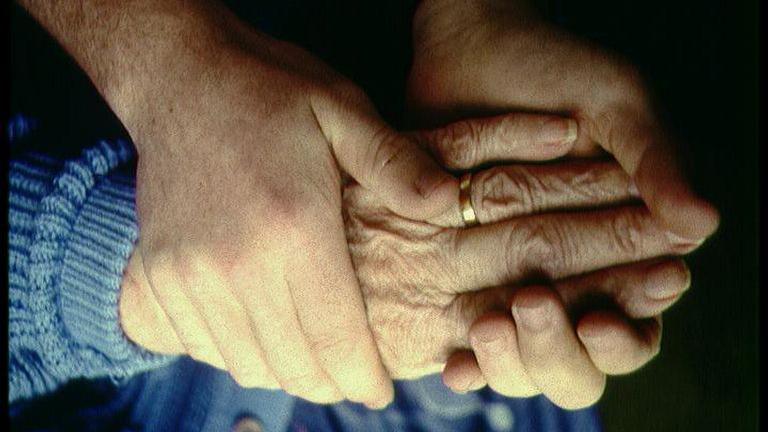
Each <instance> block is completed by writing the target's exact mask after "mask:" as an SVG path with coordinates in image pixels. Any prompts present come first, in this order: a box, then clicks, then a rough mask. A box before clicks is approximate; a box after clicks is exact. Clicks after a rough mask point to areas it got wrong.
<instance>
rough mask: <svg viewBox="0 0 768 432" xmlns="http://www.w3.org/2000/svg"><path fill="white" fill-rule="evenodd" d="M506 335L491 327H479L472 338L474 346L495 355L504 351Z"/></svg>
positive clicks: (474, 330)
mask: <svg viewBox="0 0 768 432" xmlns="http://www.w3.org/2000/svg"><path fill="white" fill-rule="evenodd" d="M504 336H505V335H504V334H503V333H502V332H499V331H498V330H497V329H494V328H492V327H491V326H479V327H477V328H475V329H473V332H472V334H471V335H470V337H471V338H472V342H473V344H474V345H477V346H478V347H479V348H480V349H482V350H484V351H486V352H488V353H490V354H495V353H499V352H502V351H504V348H505V346H504V345H505V344H504V341H505V340H506V339H505V337H504Z"/></svg>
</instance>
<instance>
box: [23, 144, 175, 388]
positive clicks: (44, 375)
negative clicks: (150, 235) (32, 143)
mask: <svg viewBox="0 0 768 432" xmlns="http://www.w3.org/2000/svg"><path fill="white" fill-rule="evenodd" d="M134 157H135V154H134V150H133V147H132V146H131V144H130V143H127V142H124V141H117V142H101V143H99V144H98V145H97V146H95V147H93V148H90V149H87V150H85V151H84V152H83V154H82V156H81V157H80V158H78V159H76V160H70V161H66V162H62V161H58V160H54V159H51V158H47V157H45V156H42V155H34V154H28V155H25V156H23V157H22V158H19V159H17V160H13V161H11V164H10V171H9V187H10V194H9V210H8V212H9V213H8V216H9V233H8V235H9V275H8V279H9V317H8V318H9V320H8V339H9V341H8V344H9V345H8V346H9V362H8V375H9V376H8V379H9V400H10V401H12V402H13V401H15V400H17V399H22V398H29V397H33V396H36V395H40V394H43V393H47V392H50V391H53V390H55V389H56V388H57V387H59V386H60V385H61V384H63V383H65V382H67V381H68V380H70V379H73V378H81V377H83V378H94V377H109V378H112V379H113V380H114V381H116V382H117V381H120V380H121V379H124V378H127V377H130V376H132V375H134V374H136V373H138V372H141V371H145V370H148V369H152V368H155V367H159V366H161V365H165V364H167V363H169V362H170V361H172V360H173V359H175V357H170V356H160V355H157V354H154V353H150V352H148V351H145V350H143V349H141V348H139V347H138V346H136V345H134V344H133V343H131V342H130V341H129V340H128V339H127V338H126V337H125V334H124V333H123V332H122V330H121V328H120V324H119V319H118V307H117V303H118V299H119V289H120V281H121V279H122V272H123V269H124V267H125V265H126V263H127V261H128V258H129V256H130V253H131V250H132V249H133V245H134V243H135V241H136V240H137V238H138V226H137V224H136V214H135V207H134V198H133V197H134V190H135V187H134V180H133V179H132V177H131V176H121V175H120V174H119V173H118V168H120V166H121V165H124V164H126V163H128V162H130V161H132V159H133V158H134Z"/></svg>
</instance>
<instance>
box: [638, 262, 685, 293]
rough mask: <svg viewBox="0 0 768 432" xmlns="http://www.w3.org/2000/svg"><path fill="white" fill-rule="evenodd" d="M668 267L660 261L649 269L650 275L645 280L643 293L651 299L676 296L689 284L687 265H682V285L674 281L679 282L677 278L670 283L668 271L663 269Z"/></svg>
mask: <svg viewBox="0 0 768 432" xmlns="http://www.w3.org/2000/svg"><path fill="white" fill-rule="evenodd" d="M669 268H670V267H669V265H668V264H667V263H662V264H659V265H658V267H656V268H651V269H649V271H650V274H651V277H649V278H648V280H647V281H646V283H647V284H648V285H647V286H646V288H645V295H646V296H648V298H650V299H653V300H668V299H670V298H673V297H677V296H678V295H680V293H681V292H682V291H684V290H685V289H687V288H688V287H689V286H690V284H691V271H690V270H689V269H688V267H687V266H683V270H684V271H685V275H684V276H683V277H684V280H683V285H682V286H681V285H679V284H676V283H675V282H679V281H678V280H675V281H674V282H672V283H670V281H669V273H667V272H665V271H664V270H665V269H669ZM675 271H676V270H675ZM675 276H676V275H675Z"/></svg>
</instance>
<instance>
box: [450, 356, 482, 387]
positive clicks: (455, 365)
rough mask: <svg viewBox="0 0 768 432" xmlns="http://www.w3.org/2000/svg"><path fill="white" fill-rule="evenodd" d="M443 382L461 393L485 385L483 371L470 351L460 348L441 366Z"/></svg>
mask: <svg viewBox="0 0 768 432" xmlns="http://www.w3.org/2000/svg"><path fill="white" fill-rule="evenodd" d="M443 384H445V386H446V387H448V388H450V389H451V390H453V391H454V392H456V393H462V394H463V393H467V392H470V391H475V390H480V389H481V388H483V387H485V384H486V382H485V378H484V377H483V372H482V371H481V370H480V367H479V366H478V365H477V360H476V359H475V355H474V353H472V351H469V350H460V351H456V352H455V353H453V354H451V355H450V356H449V357H448V360H447V361H446V363H445V367H444V368H443Z"/></svg>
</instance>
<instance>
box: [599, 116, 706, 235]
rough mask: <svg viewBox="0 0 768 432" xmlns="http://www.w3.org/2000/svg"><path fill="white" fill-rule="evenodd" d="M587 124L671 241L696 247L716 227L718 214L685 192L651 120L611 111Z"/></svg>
mask: <svg viewBox="0 0 768 432" xmlns="http://www.w3.org/2000/svg"><path fill="white" fill-rule="evenodd" d="M596 117H597V118H599V119H603V120H606V121H605V123H607V124H597V123H595V122H587V124H586V128H587V130H588V133H589V134H590V136H591V137H592V139H593V140H595V141H597V142H599V143H600V144H601V146H602V147H604V148H605V149H606V150H607V151H608V152H610V153H611V154H613V156H614V157H615V158H616V160H617V161H618V162H619V164H621V166H622V167H623V168H624V170H625V171H626V172H627V173H628V174H629V175H630V177H631V178H632V181H633V182H634V184H635V186H636V187H637V190H638V192H639V193H640V196H641V197H642V198H643V201H645V203H646V205H647V206H648V209H649V210H650V211H651V214H653V216H654V218H655V219H656V220H657V221H658V222H659V224H660V225H661V226H662V227H664V228H665V229H666V230H667V232H668V235H669V236H670V238H672V239H674V240H676V241H690V242H694V243H699V242H701V241H703V240H704V239H705V238H706V237H708V236H709V235H711V234H712V233H713V232H714V231H715V230H716V229H717V226H718V224H719V214H718V212H717V209H716V208H715V207H714V206H713V205H712V204H710V203H709V202H707V201H705V200H704V199H702V198H700V197H698V196H697V195H696V194H695V193H694V192H693V190H692V189H691V188H690V186H689V184H688V182H687V181H686V179H685V177H684V175H683V173H682V171H681V169H680V165H679V163H678V160H677V157H676V154H675V151H674V150H675V149H674V147H673V146H672V142H671V140H670V139H669V137H668V136H667V135H666V134H665V133H664V131H662V130H661V129H660V127H659V126H658V125H657V124H656V122H655V121H653V120H652V119H648V118H647V116H645V115H642V114H640V113H636V112H632V111H622V110H618V109H616V110H614V111H613V112H610V113H609V114H603V115H599V116H596Z"/></svg>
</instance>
